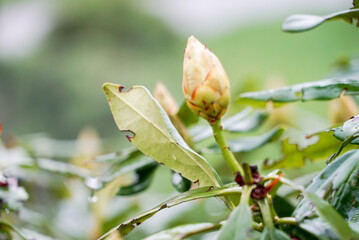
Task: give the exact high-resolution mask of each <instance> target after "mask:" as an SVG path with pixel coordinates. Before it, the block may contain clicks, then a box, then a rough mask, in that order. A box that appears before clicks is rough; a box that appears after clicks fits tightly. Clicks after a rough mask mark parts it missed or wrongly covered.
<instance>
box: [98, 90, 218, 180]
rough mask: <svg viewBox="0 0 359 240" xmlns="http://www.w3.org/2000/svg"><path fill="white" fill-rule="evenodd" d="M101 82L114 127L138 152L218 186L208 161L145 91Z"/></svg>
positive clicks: (192, 178) (188, 175)
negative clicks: (115, 126) (187, 140)
mask: <svg viewBox="0 0 359 240" xmlns="http://www.w3.org/2000/svg"><path fill="white" fill-rule="evenodd" d="M122 89H123V87H122V86H120V85H116V84H110V83H107V84H105V85H104V86H103V90H104V92H105V94H106V97H107V100H108V103H109V105H110V108H111V111H112V114H113V116H114V119H115V122H116V124H117V126H118V128H119V129H120V130H121V131H123V132H128V135H127V138H128V139H129V140H130V141H131V143H132V144H134V145H135V146H136V147H137V148H138V149H139V150H140V151H141V152H143V153H144V154H146V155H147V156H149V157H151V158H152V159H154V160H156V161H157V162H159V163H161V164H164V165H166V166H168V167H169V168H171V169H172V170H174V171H176V172H179V173H181V174H182V175H183V176H184V177H186V178H188V179H190V180H191V181H193V182H195V181H198V182H199V184H200V185H201V186H221V185H222V184H221V182H220V180H219V177H218V175H217V173H216V172H215V171H214V169H213V168H212V167H211V166H210V165H209V164H208V162H207V161H206V160H205V159H204V158H203V157H202V156H200V155H198V154H197V153H196V152H194V151H193V150H192V149H190V148H189V147H188V146H187V144H186V143H185V142H184V141H183V139H182V138H181V136H180V135H179V133H178V132H177V130H176V129H175V128H174V127H173V125H172V124H171V122H170V120H169V118H168V116H167V115H166V113H165V112H164V110H163V109H162V108H161V106H160V105H159V104H158V103H157V101H156V100H155V99H154V98H153V97H152V96H151V94H150V93H149V91H148V90H147V89H146V88H144V87H142V86H136V87H133V88H132V89H130V90H129V91H127V92H125V91H122Z"/></svg>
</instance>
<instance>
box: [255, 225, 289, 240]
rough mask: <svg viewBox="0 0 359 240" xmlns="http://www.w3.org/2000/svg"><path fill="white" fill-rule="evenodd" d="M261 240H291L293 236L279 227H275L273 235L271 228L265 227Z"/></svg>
mask: <svg viewBox="0 0 359 240" xmlns="http://www.w3.org/2000/svg"><path fill="white" fill-rule="evenodd" d="M261 240H291V238H290V237H289V236H288V235H287V234H286V233H285V232H283V231H280V230H278V229H274V230H273V236H271V234H270V230H269V229H268V228H267V227H265V228H264V230H263V232H262V237H261Z"/></svg>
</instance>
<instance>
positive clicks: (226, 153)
mask: <svg viewBox="0 0 359 240" xmlns="http://www.w3.org/2000/svg"><path fill="white" fill-rule="evenodd" d="M210 124H211V126H212V129H213V134H214V138H215V139H216V142H217V144H218V146H219V148H220V149H221V152H222V155H223V158H224V160H225V161H226V163H227V165H228V167H229V169H230V170H231V171H232V173H233V174H236V172H240V173H241V175H242V176H245V174H244V171H243V168H242V167H241V165H240V164H239V163H238V161H237V159H236V158H235V157H234V154H233V153H232V151H231V150H230V149H229V147H228V143H227V139H226V138H225V136H224V134H223V129H222V126H221V121H220V120H217V121H215V122H213V123H210Z"/></svg>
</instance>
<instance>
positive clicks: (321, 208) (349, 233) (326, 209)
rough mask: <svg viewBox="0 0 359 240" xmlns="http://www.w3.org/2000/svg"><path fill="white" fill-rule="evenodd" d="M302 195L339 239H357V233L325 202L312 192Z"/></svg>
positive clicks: (358, 234)
mask: <svg viewBox="0 0 359 240" xmlns="http://www.w3.org/2000/svg"><path fill="white" fill-rule="evenodd" d="M304 195H305V197H306V198H308V199H309V200H310V201H311V202H312V203H313V204H314V206H315V209H316V210H317V213H318V215H319V216H320V217H321V218H323V219H324V220H325V222H327V223H328V224H329V225H330V227H331V229H332V230H333V231H334V232H335V233H336V234H337V236H338V237H339V239H341V240H352V239H359V233H357V232H355V231H353V230H352V229H351V228H350V226H349V224H348V223H347V222H346V221H345V220H344V218H343V217H342V216H341V215H340V214H339V213H338V212H337V211H336V210H335V208H333V207H332V206H331V205H330V204H329V203H328V202H327V201H325V200H323V199H321V198H320V197H318V196H317V195H316V194H315V193H313V192H305V194H304Z"/></svg>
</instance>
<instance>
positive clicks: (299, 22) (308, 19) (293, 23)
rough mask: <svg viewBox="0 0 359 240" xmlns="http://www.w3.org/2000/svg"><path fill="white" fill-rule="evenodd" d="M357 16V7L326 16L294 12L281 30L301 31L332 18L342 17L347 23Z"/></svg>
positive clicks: (358, 16)
mask: <svg viewBox="0 0 359 240" xmlns="http://www.w3.org/2000/svg"><path fill="white" fill-rule="evenodd" d="M354 6H356V7H357V6H358V3H355V1H354ZM358 18H359V11H358V9H349V10H345V11H341V12H336V13H332V14H329V15H326V16H316V15H303V14H295V15H292V16H290V17H288V18H287V19H286V20H285V21H284V23H283V25H282V30H283V31H286V32H303V31H307V30H310V29H313V28H315V27H317V26H319V25H320V24H322V23H323V22H326V21H329V20H333V19H343V20H345V21H347V22H349V23H351V22H352V21H353V19H358Z"/></svg>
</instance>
